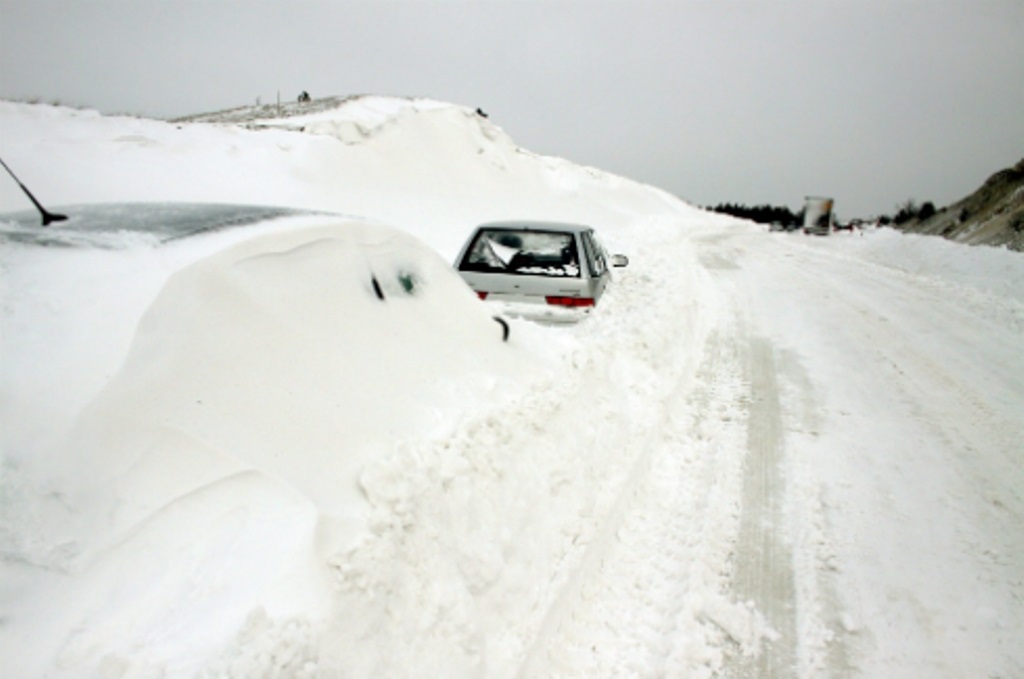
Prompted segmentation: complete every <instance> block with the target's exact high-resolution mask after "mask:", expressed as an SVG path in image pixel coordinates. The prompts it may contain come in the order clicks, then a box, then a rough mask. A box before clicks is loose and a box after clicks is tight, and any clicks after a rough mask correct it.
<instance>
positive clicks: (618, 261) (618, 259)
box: [612, 255, 629, 267]
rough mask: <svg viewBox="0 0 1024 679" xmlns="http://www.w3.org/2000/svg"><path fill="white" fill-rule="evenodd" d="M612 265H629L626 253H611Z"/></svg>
mask: <svg viewBox="0 0 1024 679" xmlns="http://www.w3.org/2000/svg"><path fill="white" fill-rule="evenodd" d="M612 266H618V267H623V266H629V257H627V256H626V255H612Z"/></svg>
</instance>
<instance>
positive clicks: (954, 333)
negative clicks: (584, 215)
mask: <svg viewBox="0 0 1024 679" xmlns="http://www.w3.org/2000/svg"><path fill="white" fill-rule="evenodd" d="M842 238H843V237H840V238H838V239H836V240H841V239H842ZM849 238H856V236H851V237H849ZM837 246H838V247H837ZM842 246H843V243H841V242H840V243H836V242H825V241H820V240H814V239H807V238H805V237H802V236H797V235H783V234H779V235H765V234H763V233H752V232H748V231H742V230H740V231H722V230H711V231H708V232H707V233H703V234H700V233H698V234H694V235H693V237H692V240H691V241H690V242H689V243H687V246H686V248H685V251H688V252H689V254H690V257H680V256H679V255H678V253H677V254H676V257H675V261H674V262H670V261H665V262H658V265H659V267H660V266H668V267H671V268H670V269H669V270H670V271H672V272H673V273H676V274H677V275H678V279H676V280H678V281H690V282H691V285H690V286H689V287H687V286H685V285H684V286H681V288H680V289H679V290H678V293H679V294H678V296H677V297H678V300H679V305H680V309H681V310H685V308H686V305H689V304H694V303H695V302H694V301H695V300H696V303H697V304H698V305H699V307H700V309H699V313H697V314H694V316H698V317H700V318H701V319H702V324H701V325H691V324H690V323H683V324H681V327H680V328H677V330H676V334H675V335H674V336H675V337H677V338H678V353H680V354H688V355H689V357H690V358H689V359H686V358H681V359H680V366H681V368H680V369H677V370H675V371H673V373H672V375H673V376H672V378H670V379H671V380H672V381H673V385H672V386H671V387H667V388H665V389H663V390H662V391H660V392H658V393H657V394H651V396H652V403H651V404H649V407H647V408H639V410H644V411H645V412H648V413H655V414H653V415H651V418H652V419H651V420H650V421H649V422H647V423H646V424H645V425H644V427H643V431H644V434H643V435H640V436H638V437H637V439H638V441H637V442H638V443H640V444H641V446H642V448H643V450H642V452H641V453H640V454H639V455H637V457H636V460H635V463H634V464H635V468H634V469H633V470H632V472H631V476H630V479H629V483H627V484H623V485H622V491H621V492H622V494H621V496H620V497H619V498H618V499H617V503H618V504H617V506H616V508H615V510H614V511H611V512H610V513H609V518H608V520H607V521H605V522H604V523H603V524H602V526H601V528H600V531H599V532H600V535H599V536H598V537H596V538H595V539H593V540H592V543H591V546H589V547H588V553H587V554H586V555H585V556H584V557H583V558H582V559H580V561H581V566H580V567H578V568H577V569H576V573H574V575H573V577H572V578H571V579H570V580H569V585H567V586H566V588H565V589H564V591H563V593H562V597H564V599H565V600H564V601H561V602H560V603H559V605H558V606H557V607H556V608H554V609H553V616H554V617H556V618H557V621H556V622H554V623H551V624H549V625H548V626H547V627H545V628H544V629H543V631H542V633H541V634H539V635H538V641H537V644H536V646H535V648H534V649H533V653H531V655H530V656H529V659H528V661H527V663H526V665H525V666H524V668H523V671H522V672H521V676H687V677H689V676H705V675H707V676H710V675H712V674H714V671H713V668H717V667H719V663H720V662H724V665H723V667H724V671H723V672H722V675H724V676H736V677H765V676H771V677H787V676H802V677H807V676H830V677H841V676H886V677H896V676H901V677H902V676H905V677H919V676H1001V677H1002V676H1005V677H1009V676H1018V675H1019V674H1020V673H1021V671H1022V669H1024V668H1022V665H1021V659H1020V656H1019V654H1017V655H1016V657H1014V654H1015V651H1013V648H1014V646H1015V645H1016V644H1018V643H1019V640H1020V639H1021V638H1022V636H1021V635H1022V632H1024V629H1022V627H1021V614H1020V608H1021V604H1022V603H1024V532H1022V531H1021V530H1020V527H1021V525H1024V524H1022V518H1024V501H1022V490H1021V489H1022V488H1024V473H1022V468H1021V453H1022V448H1024V444H1022V443H1021V442H1022V441H1024V426H1022V421H1024V418H1022V415H1024V373H1022V371H1021V357H1020V345H1021V338H1022V333H1021V320H1022V316H1021V313H1020V312H1021V307H1020V306H1019V305H1017V304H1012V303H1010V302H1005V301H1001V300H999V299H997V298H992V297H989V296H987V295H984V294H981V293H979V292H978V291H977V290H974V289H971V288H969V287H965V286H960V285H957V284H955V283H951V282H948V281H941V280H936V279H933V278H929V277H926V276H923V275H914V274H912V273H908V272H907V271H904V270H901V269H897V268H893V267H890V266H886V265H882V264H878V263H873V262H872V261H870V259H867V258H863V257H857V256H853V255H852V254H851V253H850V252H849V250H848V249H847V248H844V247H842ZM694 265H696V267H695V269H696V270H691V271H689V272H687V270H688V269H692V268H694ZM672 280H673V279H672V277H665V278H662V277H659V278H658V279H657V280H656V281H636V280H632V281H626V282H624V283H623V286H622V287H623V288H626V289H629V288H632V289H630V291H629V293H628V294H634V295H636V296H637V297H638V298H644V297H648V298H653V297H655V296H657V293H656V292H654V291H652V290H644V291H642V292H641V291H639V290H637V288H642V287H643V286H644V285H646V284H654V285H664V284H665V283H666V282H671V281H672ZM623 294H627V293H625V292H624V293H623ZM620 301H621V300H620ZM684 313H685V312H684ZM689 320H690V321H692V320H693V318H692V317H691V318H690V319H689ZM702 326H703V327H702ZM637 439H634V440H637ZM750 651H758V652H757V653H755V654H751V653H749V652H750ZM702 670H703V671H702Z"/></svg>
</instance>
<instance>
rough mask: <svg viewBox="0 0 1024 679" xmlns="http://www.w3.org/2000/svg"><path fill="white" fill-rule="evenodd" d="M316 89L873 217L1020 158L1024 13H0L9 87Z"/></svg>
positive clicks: (989, 5)
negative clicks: (478, 116) (439, 111)
mask: <svg viewBox="0 0 1024 679" xmlns="http://www.w3.org/2000/svg"><path fill="white" fill-rule="evenodd" d="M302 90H308V91H309V92H310V93H311V94H312V95H313V97H314V98H315V97H318V96H329V95H344V94H359V93H370V94H385V95H414V96H426V97H432V98H436V99H440V100H443V101H450V102H453V103H458V104H464V105H467V106H472V107H476V106H480V107H482V108H483V109H484V110H486V111H487V112H488V113H489V114H490V115H491V119H492V120H493V121H494V122H495V123H497V124H498V125H500V126H501V127H503V128H504V129H505V130H506V131H507V132H508V133H509V134H510V135H511V136H512V138H513V139H514V140H515V141H516V142H517V143H518V144H519V145H521V146H523V147H525V148H527V149H529V150H531V151H536V152H538V153H544V154H550V155H558V156H563V157H566V158H568V159H570V160H573V161H576V162H580V163H583V164H587V165H594V166H597V167H600V168H602V169H605V170H609V171H612V172H615V173H618V174H622V175H626V176H628V177H632V178H635V179H639V180H641V181H645V182H648V183H651V184H655V185H657V186H659V187H661V188H664V189H666V190H668V191H671V192H672V193H675V194H677V195H679V196H680V197H682V198H684V199H686V200H688V201H691V202H693V203H696V204H700V205H708V204H715V203H718V202H728V201H732V202H742V203H747V204H759V203H772V204H776V205H788V206H790V207H792V208H793V209H799V207H800V206H801V204H802V201H803V197H804V196H805V195H808V194H818V195H831V196H834V197H835V198H836V208H837V211H838V213H839V215H840V217H853V216H868V215H872V214H877V213H892V212H894V210H895V206H896V205H897V204H898V203H901V202H903V201H905V200H906V199H908V198H914V199H916V200H917V201H918V202H922V201H925V200H932V201H934V202H935V203H936V205H938V206H942V205H945V204H948V203H951V202H953V201H955V200H957V199H959V198H961V197H963V196H964V195H966V194H968V193H970V192H971V191H973V190H974V189H976V188H977V187H978V186H979V185H980V184H981V182H983V181H984V180H985V179H986V178H987V177H988V176H989V175H991V174H992V173H994V172H996V171H997V170H1000V169H1003V168H1005V167H1008V166H1010V165H1013V164H1014V163H1016V162H1017V161H1019V160H1020V159H1021V158H1022V157H1024V2H1022V1H1021V0H1002V1H990V0H958V1H955V2H954V1H950V2H945V1H942V0H917V1H913V2H911V1H909V0H906V1H904V0H897V1H893V0H890V1H888V2H877V1H874V0H868V1H867V2H854V1H849V2H846V1H839V0H837V1H830V0H819V1H817V2H811V1H809V0H799V1H798V0H794V1H789V2H782V1H769V0H763V1H761V2H712V1H710V0H707V1H700V2H697V1H686V2H624V1H622V2H601V1H593V2H567V1H549V2H524V1H520V2H513V1H510V0H505V1H502V0H492V1H484V0H476V1H469V0H464V1H454V0H449V1H445V2H441V1H438V0H435V1H428V0H420V1H417V2H387V1H383V0H377V1H373V2H351V1H345V0H335V1H322V2H312V1H308V0H295V1H292V2H286V1H285V0H176V1H172V0H0V98H8V99H32V98H38V99H40V100H42V101H46V102H52V101H59V102H61V103H64V104H69V105H76V106H78V105H81V106H86V107H89V108H95V109H98V110H100V111H103V112H105V113H132V114H141V115H145V116H152V117H174V116H179V115H186V114H190V113H201V112H207V111H213V110H218V109H223V108H231V107H235V106H240V105H244V104H251V103H255V101H256V99H257V98H260V99H261V100H262V102H263V103H269V102H272V101H274V100H275V99H276V97H277V96H278V92H280V96H281V97H282V99H287V100H292V99H294V98H295V96H297V95H298V93H299V92H300V91H302ZM2 152H3V137H2V130H0V157H2Z"/></svg>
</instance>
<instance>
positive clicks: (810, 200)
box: [804, 196, 833, 236]
mask: <svg viewBox="0 0 1024 679" xmlns="http://www.w3.org/2000/svg"><path fill="white" fill-rule="evenodd" d="M832 203H833V201H832V199H831V198H823V197H821V196H807V199H806V201H805V202H804V233H808V234H814V235H817V236H827V235H828V234H830V233H832Z"/></svg>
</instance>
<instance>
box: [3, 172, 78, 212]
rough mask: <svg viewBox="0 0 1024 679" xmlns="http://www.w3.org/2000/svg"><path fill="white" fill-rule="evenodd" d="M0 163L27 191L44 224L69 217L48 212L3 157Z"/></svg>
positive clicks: (22, 188)
mask: <svg viewBox="0 0 1024 679" xmlns="http://www.w3.org/2000/svg"><path fill="white" fill-rule="evenodd" d="M0 165H3V166H4V169H5V170H7V174H9V175H11V178H12V179H14V181H16V182H17V183H18V186H20V187H21V190H22V191H24V192H25V195H26V196H28V199H29V200H31V201H32V204H33V205H35V206H36V209H37V210H39V214H41V215H42V216H43V226H49V225H50V223H51V222H63V221H64V220H65V219H67V218H68V216H67V215H59V214H54V213H53V212H47V210H46V208H45V207H43V205H42V203H40V202H39V201H38V200H36V197H35V196H33V195H32V192H31V191H29V190H28V187H27V186H25V185H24V184H22V183H21V180H20V179H18V177H17V176H16V175H15V174H14V172H13V171H12V170H11V168H9V167H7V163H5V162H4V160H3V158H0Z"/></svg>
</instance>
